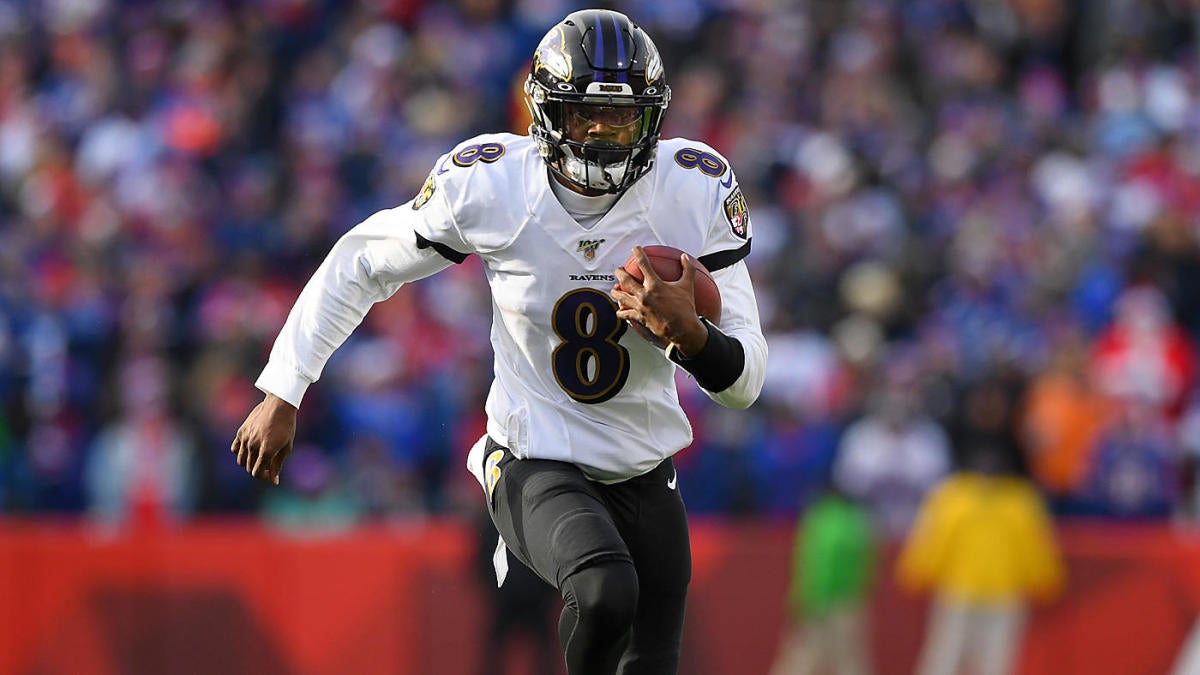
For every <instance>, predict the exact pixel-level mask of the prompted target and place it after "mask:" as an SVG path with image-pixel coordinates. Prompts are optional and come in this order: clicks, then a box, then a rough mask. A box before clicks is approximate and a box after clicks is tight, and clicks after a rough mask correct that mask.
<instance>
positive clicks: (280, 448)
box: [229, 394, 296, 485]
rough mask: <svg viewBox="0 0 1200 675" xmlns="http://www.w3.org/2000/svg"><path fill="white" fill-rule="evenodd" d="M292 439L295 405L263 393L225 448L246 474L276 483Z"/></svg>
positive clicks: (293, 436) (294, 425)
mask: <svg viewBox="0 0 1200 675" xmlns="http://www.w3.org/2000/svg"><path fill="white" fill-rule="evenodd" d="M295 439H296V408H295V407H294V406H293V405H292V404H291V403H288V402H287V401H285V400H283V399H281V398H279V397H278V396H276V395H274V394H267V397H266V398H265V399H263V402H262V403H259V404H258V405H257V406H255V407H254V410H251V411H250V414H249V415H247V416H246V421H245V422H242V426H241V428H240V429H238V431H237V434H236V435H235V436H234V437H233V445H231V446H229V451H230V452H232V453H234V454H235V455H237V463H238V466H241V467H243V468H244V469H246V471H247V472H249V473H250V475H252V476H254V477H255V478H259V479H262V480H269V481H271V482H272V483H274V484H276V485H279V472H280V471H281V470H282V469H283V460H285V459H287V456H288V453H290V452H291V451H292V444H293V443H294V442H295Z"/></svg>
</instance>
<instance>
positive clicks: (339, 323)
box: [230, 205, 456, 483]
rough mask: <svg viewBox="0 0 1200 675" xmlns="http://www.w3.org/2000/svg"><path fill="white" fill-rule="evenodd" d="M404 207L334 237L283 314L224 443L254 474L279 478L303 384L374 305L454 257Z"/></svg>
mask: <svg viewBox="0 0 1200 675" xmlns="http://www.w3.org/2000/svg"><path fill="white" fill-rule="evenodd" d="M418 218H419V215H418V213H417V212H415V211H413V210H412V209H411V208H409V206H408V205H405V206H401V207H397V208H395V209H390V210H387V211H380V212H378V213H376V214H374V215H373V216H371V217H369V218H367V219H366V220H365V221H363V222H362V223H360V224H358V225H357V226H355V227H354V228H353V229H351V230H350V231H349V232H347V233H346V234H345V235H343V236H342V237H341V239H339V240H338V242H337V244H336V245H335V246H334V247H333V249H332V250H331V251H330V252H329V254H328V256H326V258H325V260H324V262H322V263H321V266H320V267H318V268H317V271H316V272H315V273H313V275H312V277H311V278H310V279H309V281H308V283H307V284H306V285H305V286H304V290H303V291H302V292H301V293H300V296H299V298H297V300H296V303H295V305H293V306H292V309H291V312H290V313H289V314H288V318H287V321H286V322H285V323H284V325H283V328H282V329H281V330H280V332H279V336H278V337H277V338H276V340H275V344H274V346H273V347H272V349H271V356H270V358H269V360H268V362H267V365H266V367H265V368H264V369H263V371H262V373H261V374H260V375H259V377H258V380H257V381H256V382H255V386H257V387H258V388H259V389H261V390H262V391H263V392H264V393H266V398H265V399H264V400H263V402H262V403H260V404H259V405H258V406H257V407H255V409H254V410H253V411H251V413H250V415H249V416H247V418H246V421H245V422H244V423H243V424H242V426H241V428H240V429H238V432H237V435H236V436H235V438H234V440H233V444H232V446H231V448H230V450H231V452H233V453H235V454H236V455H237V461H238V464H239V465H241V466H243V467H245V468H246V470H247V471H249V472H250V473H251V474H252V475H254V476H255V477H256V478H262V479H264V480H271V481H273V482H276V483H278V481H279V470H280V469H281V468H282V464H283V460H284V458H286V457H287V454H288V452H290V450H291V445H292V440H293V438H294V436H295V429H296V423H295V418H296V412H297V410H298V409H299V407H300V402H301V400H302V399H303V398H304V393H305V391H306V390H307V389H308V386H309V385H310V384H312V383H313V382H315V381H316V380H317V379H318V378H319V377H320V375H321V371H322V370H323V369H324V367H325V363H326V362H327V361H328V360H329V357H330V356H331V355H332V354H333V352H334V351H335V350H336V349H337V348H338V347H340V346H341V344H342V343H343V342H345V340H346V338H347V337H349V335H350V333H351V332H352V331H353V330H354V329H355V328H356V327H357V326H358V325H359V323H361V322H362V320H363V317H364V316H366V313H367V311H368V310H369V309H370V308H371V306H372V305H373V304H375V303H376V302H379V301H380V300H385V299H387V298H388V297H391V295H392V294H393V293H395V292H396V290H397V289H399V288H400V286H401V285H403V284H405V283H407V282H410V281H416V280H417V279H422V278H424V277H427V276H429V275H431V274H434V273H436V272H438V271H440V270H443V269H445V268H446V267H449V266H450V265H451V264H453V262H456V261H455V260H452V259H450V258H449V257H447V256H446V255H445V254H444V253H442V252H439V251H438V249H437V248H435V247H434V246H432V245H431V242H430V241H429V240H428V239H426V238H425V237H422V236H419V235H418V234H417V231H416V229H415V226H416V224H417V223H416V221H417V220H418Z"/></svg>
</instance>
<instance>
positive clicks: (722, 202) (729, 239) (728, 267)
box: [660, 139, 767, 408]
mask: <svg viewBox="0 0 1200 675" xmlns="http://www.w3.org/2000/svg"><path fill="white" fill-rule="evenodd" d="M660 157H661V159H660V161H662V162H664V163H669V164H667V166H668V168H669V169H670V171H669V172H668V176H670V178H668V180H671V183H672V184H671V185H670V187H668V188H665V190H666V191H667V192H668V193H673V194H677V195H681V196H680V197H678V199H680V200H681V202H683V203H681V204H680V209H682V210H687V209H689V208H695V209H702V211H701V212H699V213H696V214H695V221H696V222H698V223H702V224H703V225H704V227H705V230H704V232H702V233H699V236H700V238H701V240H702V241H703V242H704V244H703V247H702V249H701V251H700V253H699V254H698V256H697V257H698V258H699V260H700V262H701V263H702V264H703V265H704V266H705V267H706V268H707V269H708V270H709V271H710V272H711V273H712V275H713V279H714V280H716V282H717V288H718V289H719V290H720V291H721V322H720V325H719V326H717V327H718V328H719V329H720V330H721V332H723V333H725V334H726V335H728V336H729V337H732V338H734V339H736V340H737V341H738V342H739V343H740V344H741V346H742V350H743V352H744V355H745V363H744V365H743V367H742V372H741V374H740V375H739V376H738V378H737V379H736V380H735V381H734V382H733V384H731V385H730V386H728V387H726V388H725V389H722V390H721V391H719V392H712V391H708V390H706V389H702V390H703V391H704V392H705V394H707V395H708V397H709V398H711V399H712V400H714V401H716V402H717V403H719V404H721V405H723V406H726V407H730V408H745V407H747V406H749V405H750V404H751V403H753V402H754V401H755V400H756V399H757V398H758V395H759V393H760V392H761V391H762V386H763V380H764V379H765V377H766V365H767V342H766V339H765V338H764V337H763V333H762V327H761V325H760V322H759V315H758V304H757V301H756V300H755V296H754V286H753V285H752V283H751V280H750V271H749V269H748V268H747V266H746V263H745V258H746V256H747V255H749V253H750V242H751V240H752V238H753V231H752V229H751V225H750V210H749V208H748V206H747V204H746V198H745V195H743V193H742V189H741V186H740V185H739V184H738V182H737V178H736V177H735V176H734V172H733V168H732V167H731V166H730V165H729V162H728V160H726V159H725V158H724V157H723V156H722V155H721V154H720V153H718V152H717V151H716V150H714V149H713V148H712V147H710V146H708V145H706V144H704V143H700V142H698V141H694V140H688V139H671V140H669V141H665V142H664V143H663V150H662V151H661V152H660Z"/></svg>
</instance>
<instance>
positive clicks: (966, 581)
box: [897, 382, 1065, 675]
mask: <svg viewBox="0 0 1200 675" xmlns="http://www.w3.org/2000/svg"><path fill="white" fill-rule="evenodd" d="M1012 401H1013V398H1012V397H1011V396H1010V395H1009V393H1008V392H1007V391H1006V390H1005V389H1004V387H1003V386H1001V385H999V384H998V383H996V382H985V383H983V384H981V385H978V386H976V387H973V388H972V389H970V390H969V391H968V392H967V394H966V396H964V397H963V398H962V402H963V403H962V411H961V414H960V415H959V422H958V423H957V424H955V425H954V428H952V433H951V437H952V441H953V442H954V443H955V446H956V447H955V449H956V450H958V451H960V455H959V456H960V457H961V460H960V465H959V468H958V470H957V471H955V472H954V473H953V474H951V475H950V476H949V477H948V478H946V479H945V480H944V481H943V482H942V483H940V484H939V485H938V486H937V487H935V488H934V489H933V490H932V491H931V492H930V494H929V495H928V496H927V498H926V499H925V501H924V502H923V503H922V506H921V509H920V511H919V513H918V516H917V520H916V522H915V523H914V525H913V527H912V529H911V531H910V532H909V535H908V537H907V540H906V541H905V545H904V548H903V550H902V552H901V556H900V559H899V562H898V567H897V576H898V581H899V583H900V585H901V587H903V588H907V589H909V590H913V591H926V590H928V591H932V593H933V602H932V606H931V608H930V617H929V624H928V627H927V631H926V636H925V644H924V647H923V649H922V652H921V656H920V660H919V664H918V667H917V670H916V673H917V675H955V674H957V673H960V672H971V673H976V674H978V675H1006V674H1008V673H1011V672H1014V670H1015V668H1016V662H1017V656H1018V654H1019V650H1020V645H1021V638H1022V635H1023V633H1024V628H1025V624H1026V621H1027V616H1028V608H1029V604H1030V602H1031V601H1035V600H1050V599H1052V598H1054V597H1055V596H1056V595H1057V594H1058V593H1059V592H1060V591H1061V589H1062V586H1063V583H1064V578H1065V574H1064V569H1063V562H1062V559H1061V555H1060V553H1059V550H1058V546H1057V543H1056V541H1055V537H1054V533H1053V528H1052V524H1051V521H1050V516H1049V513H1048V511H1047V509H1046V507H1045V505H1044V503H1043V501H1042V497H1041V495H1040V494H1039V492H1038V490H1037V488H1036V487H1035V485H1034V483H1033V482H1032V481H1031V480H1029V479H1028V478H1026V477H1025V476H1023V475H1022V473H1021V467H1022V466H1023V462H1022V461H1021V453H1020V448H1019V446H1018V445H1017V441H1016V436H1015V435H1014V434H1013V433H1012V432H1013V430H1014V420H1013V416H1012V414H1011V411H1012V410H1013V407H1012Z"/></svg>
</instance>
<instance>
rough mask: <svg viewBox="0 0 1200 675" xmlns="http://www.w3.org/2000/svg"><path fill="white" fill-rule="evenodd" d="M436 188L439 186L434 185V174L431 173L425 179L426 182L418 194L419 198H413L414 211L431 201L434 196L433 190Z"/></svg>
mask: <svg viewBox="0 0 1200 675" xmlns="http://www.w3.org/2000/svg"><path fill="white" fill-rule="evenodd" d="M436 189H437V186H436V185H434V182H433V174H430V175H429V178H426V179H425V184H424V185H422V186H421V191H420V192H419V193H418V194H417V198H416V199H414V200H413V205H412V207H413V211H416V210H417V209H419V208H421V207H422V206H425V204H427V203H429V200H430V198H432V197H433V192H434V190H436Z"/></svg>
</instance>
